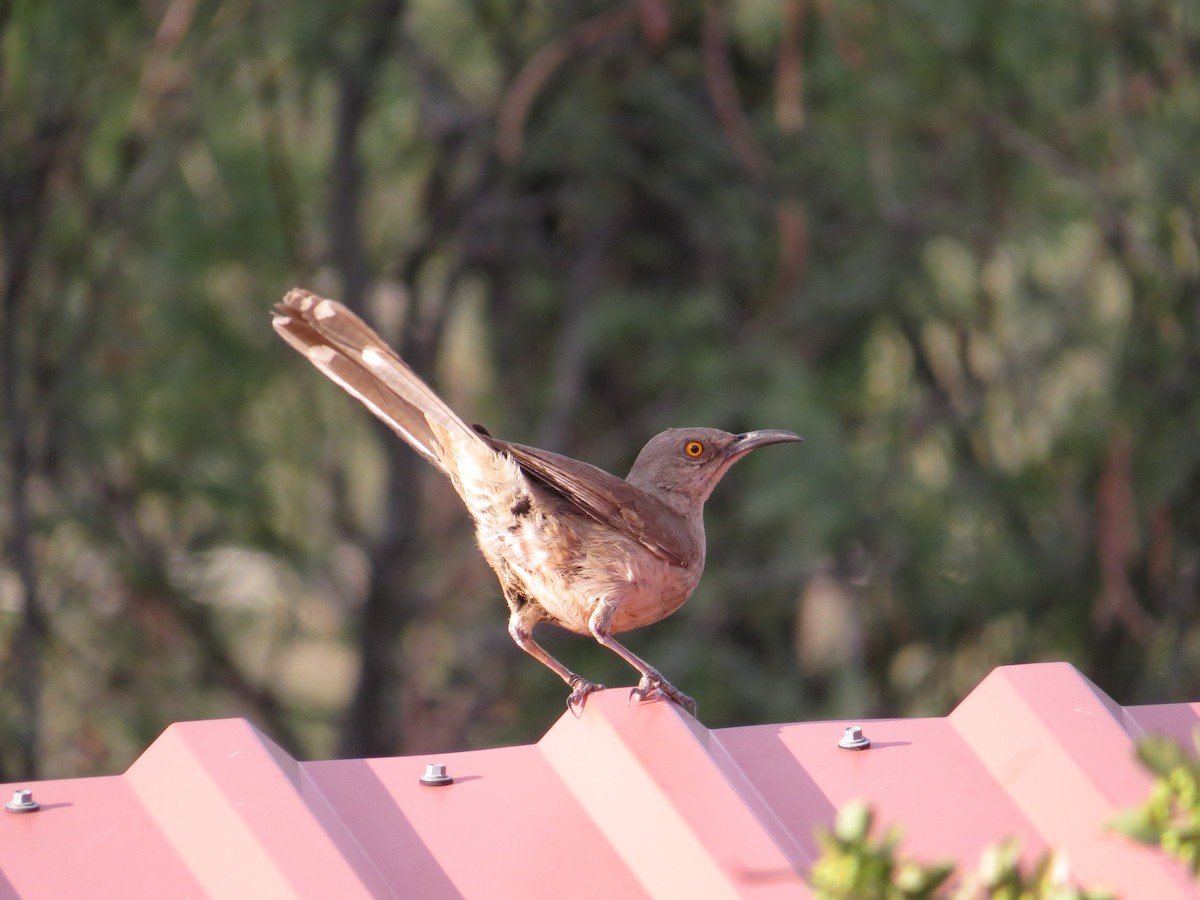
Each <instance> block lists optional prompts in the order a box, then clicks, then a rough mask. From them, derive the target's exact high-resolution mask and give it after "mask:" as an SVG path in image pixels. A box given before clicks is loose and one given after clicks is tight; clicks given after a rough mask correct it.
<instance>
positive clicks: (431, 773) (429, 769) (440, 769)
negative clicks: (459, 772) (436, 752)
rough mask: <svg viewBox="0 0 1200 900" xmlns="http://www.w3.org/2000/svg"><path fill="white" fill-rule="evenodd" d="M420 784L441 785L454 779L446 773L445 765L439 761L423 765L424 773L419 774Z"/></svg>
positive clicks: (450, 782)
mask: <svg viewBox="0 0 1200 900" xmlns="http://www.w3.org/2000/svg"><path fill="white" fill-rule="evenodd" d="M421 784H428V785H431V786H432V787H442V786H443V785H447V784H454V779H453V778H451V777H450V776H449V775H447V774H446V767H445V766H444V765H442V764H441V763H430V764H429V765H427V766H426V767H425V774H424V775H422V776H421Z"/></svg>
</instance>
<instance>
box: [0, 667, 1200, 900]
mask: <svg viewBox="0 0 1200 900" xmlns="http://www.w3.org/2000/svg"><path fill="white" fill-rule="evenodd" d="M627 693H628V692H627V691H626V690H623V689H622V690H609V691H604V692H602V693H598V694H594V695H592V696H590V697H589V698H588V702H587V708H586V710H585V712H584V714H583V716H582V717H581V718H579V719H575V718H574V717H573V716H571V715H570V714H564V715H563V717H562V718H561V719H560V720H559V721H558V722H557V723H555V724H554V726H553V727H551V728H550V730H549V731H548V732H547V733H546V734H545V736H544V737H543V738H542V739H541V740H540V741H539V742H538V743H537V744H532V745H528V746H520V747H503V748H497V749H492V750H475V751H468V752H459V753H445V754H441V755H439V756H437V757H425V756H422V757H391V758H384V759H353V760H329V761H321V762H297V761H296V760H294V759H292V758H291V757H290V756H289V755H288V754H286V753H284V752H283V751H282V750H281V749H280V748H279V747H277V746H276V745H275V744H274V743H272V742H271V741H270V740H269V739H267V738H266V737H264V736H263V735H262V734H260V733H259V732H258V731H256V730H255V729H254V728H253V727H252V726H251V725H250V724H248V723H247V722H245V721H244V720H241V719H224V720H216V721H206V722H184V723H178V724H175V725H172V726H171V727H169V728H168V729H167V730H166V731H165V732H163V734H162V736H161V737H159V738H158V740H156V741H155V742H154V743H153V744H152V745H151V746H150V747H149V748H148V749H147V750H146V752H145V753H143V754H142V756H141V757H140V758H139V759H138V760H137V761H136V762H135V763H134V764H133V765H132V766H131V767H130V768H129V770H128V771H127V772H126V773H125V774H123V775H114V776H107V777H100V778H76V779H63V780H56V781H43V782H37V783H34V784H16V785H4V786H0V792H2V793H0V796H3V797H4V798H5V799H7V798H8V797H9V796H11V794H12V792H13V791H14V790H15V789H17V788H28V789H31V790H32V791H33V795H34V799H35V800H36V801H38V802H39V803H40V804H41V809H40V810H39V811H38V812H35V813H27V814H3V815H0V895H3V896H21V897H27V898H40V897H52V898H62V897H81V896H87V897H106V896H108V897H122V898H127V897H139V896H140V897H167V896H170V897H187V896H191V897H197V896H205V895H209V896H217V897H255V898H259V897H289V896H295V897H322V898H324V897H338V898H352V897H414V896H415V897H453V896H467V897H488V898H491V897H523V898H528V897H539V896H545V897H567V896H569V897H638V896H655V897H683V896H703V897H726V896H727V897H756V898H757V897H770V896H787V897H795V896H805V895H806V894H807V889H806V888H805V886H804V885H805V882H804V873H805V872H806V871H807V869H808V867H809V866H810V865H811V863H812V861H813V860H814V859H815V857H816V856H817V854H818V850H817V846H816V842H815V840H814V837H813V829H814V827H815V826H818V825H825V826H829V825H831V824H832V822H833V819H834V816H835V814H836V811H837V809H839V808H840V807H841V806H843V805H844V804H845V803H846V802H847V801H849V800H851V799H856V798H861V799H865V800H867V801H868V802H870V803H871V804H872V806H874V808H875V809H876V811H877V814H878V821H880V822H882V823H896V824H899V825H901V826H902V827H903V829H904V840H903V842H902V845H901V850H902V852H903V853H904V854H905V855H909V856H914V857H916V858H919V859H923V860H926V861H930V862H931V861H934V860H938V859H944V858H946V857H953V858H955V859H957V860H958V861H959V862H960V863H961V864H962V865H963V866H964V868H966V869H973V868H974V867H975V864H976V863H977V861H978V858H979V854H980V851H981V850H982V849H983V848H984V847H985V846H987V845H988V844H991V843H994V842H996V841H997V840H999V839H1001V838H1003V837H1006V836H1009V835H1016V836H1019V837H1020V838H1021V840H1022V842H1023V846H1024V848H1025V853H1026V855H1027V856H1029V857H1034V856H1037V855H1038V854H1040V853H1041V852H1042V851H1043V850H1045V849H1047V848H1049V847H1053V848H1056V849H1059V850H1061V851H1064V852H1065V853H1066V856H1067V859H1068V861H1069V864H1070V869H1071V875H1072V877H1073V879H1075V880H1076V881H1078V882H1080V883H1082V884H1086V885H1089V886H1101V885H1104V886H1108V887H1110V888H1113V889H1115V890H1116V891H1118V892H1119V893H1120V894H1121V895H1123V896H1128V897H1155V898H1166V897H1185V896H1194V895H1195V885H1194V883H1193V882H1192V881H1191V879H1190V877H1189V876H1188V874H1187V873H1186V871H1185V870H1184V869H1183V868H1182V867H1181V866H1179V865H1177V864H1176V863H1174V862H1173V861H1171V860H1169V859H1167V858H1166V857H1165V856H1164V855H1162V854H1161V853H1159V852H1157V851H1155V850H1152V849H1149V848H1145V847H1141V846H1139V845H1136V844H1133V843H1131V842H1130V841H1128V840H1126V839H1125V838H1123V837H1120V836H1118V835H1115V834H1112V833H1110V832H1108V831H1106V830H1105V829H1104V823H1105V822H1106V821H1107V820H1108V819H1110V818H1111V817H1112V816H1113V815H1114V814H1115V813H1116V812H1117V811H1118V810H1120V809H1122V808H1125V807H1128V806H1133V805H1136V804H1138V803H1140V802H1141V801H1142V800H1144V799H1145V797H1146V796H1147V793H1148V790H1149V786H1150V778H1149V776H1148V775H1147V774H1146V773H1145V772H1144V771H1143V770H1142V769H1141V768H1140V767H1139V766H1138V764H1137V763H1136V762H1135V761H1134V758H1133V741H1134V740H1136V739H1137V738H1138V737H1139V736H1141V735H1142V734H1144V733H1148V732H1156V733H1161V734H1167V735H1170V736H1173V737H1175V738H1177V739H1179V740H1181V741H1183V742H1185V743H1186V744H1187V745H1188V746H1190V734H1191V731H1192V729H1193V728H1194V727H1195V726H1196V725H1197V723H1198V721H1200V703H1181V704H1170V705H1161V706H1140V707H1139V706H1135V707H1126V708H1122V707H1120V706H1118V705H1117V704H1115V703H1114V702H1113V701H1112V700H1111V699H1109V698H1108V697H1107V696H1105V695H1104V694H1103V693H1102V692H1101V691H1100V690H1099V689H1097V688H1096V687H1095V686H1094V685H1093V684H1092V683H1091V682H1089V681H1088V680H1087V679H1086V678H1084V677H1083V676H1082V675H1081V674H1080V673H1079V672H1078V671H1076V670H1075V669H1074V668H1072V667H1071V666H1069V665H1067V664H1065V663H1045V664H1039V665H1027V666H1010V667H1005V668H1000V669H997V670H996V671H994V672H993V673H992V674H991V675H989V676H988V677H987V678H986V679H985V680H984V681H983V682H982V683H981V684H980V685H979V686H978V687H977V688H976V689H975V690H974V691H973V692H972V693H971V694H970V696H968V697H967V698H966V699H965V700H964V701H963V702H962V703H961V704H960V705H959V706H958V708H957V709H955V710H954V712H953V713H951V714H950V715H949V716H947V717H945V718H935V719H888V720H878V721H867V722H803V723H794V724H785V725H756V726H749V727H742V728H725V729H717V730H711V731H710V730H708V729H706V728H705V727H704V726H703V725H702V724H700V723H699V722H697V721H695V720H693V719H692V718H691V717H690V716H688V715H687V714H686V713H684V712H682V711H680V710H679V709H677V708H676V707H674V706H672V705H670V704H667V703H642V704H637V703H635V704H633V705H629V704H627V702H626V698H627ZM852 724H858V725H862V727H863V731H864V732H865V734H866V735H867V736H868V737H869V738H870V739H871V746H870V749H868V750H864V751H857V752H856V751H848V750H843V749H840V748H839V747H838V741H839V739H840V738H841V737H842V735H843V728H844V726H846V725H852ZM427 762H439V763H444V764H445V765H446V767H447V770H448V773H449V774H450V775H451V776H453V778H454V783H453V784H452V785H449V786H446V787H430V786H426V785H422V784H421V783H420V782H419V778H420V776H421V775H422V774H423V773H424V771H425V766H426V763H427Z"/></svg>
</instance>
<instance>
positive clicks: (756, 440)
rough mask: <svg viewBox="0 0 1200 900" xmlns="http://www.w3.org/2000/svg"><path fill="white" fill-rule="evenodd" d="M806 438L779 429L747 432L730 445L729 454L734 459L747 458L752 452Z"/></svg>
mask: <svg viewBox="0 0 1200 900" xmlns="http://www.w3.org/2000/svg"><path fill="white" fill-rule="evenodd" d="M802 440H804V438H802V437H800V435H798V434H793V433H792V432H790V431H781V430H780V429H777V428H767V429H764V430H762V431H746V432H743V433H742V434H739V435H738V436H737V437H735V438H734V439H733V443H731V444H730V445H729V448H728V449H729V453H730V454H731V455H732V456H734V457H739V456H745V455H746V454H747V453H749V452H750V451H751V450H757V449H758V448H759V447H765V446H767V445H768V444H783V443H788V442H792V441H802Z"/></svg>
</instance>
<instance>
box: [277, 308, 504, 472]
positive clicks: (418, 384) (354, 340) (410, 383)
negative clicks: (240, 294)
mask: <svg viewBox="0 0 1200 900" xmlns="http://www.w3.org/2000/svg"><path fill="white" fill-rule="evenodd" d="M272 325H274V327H275V330H276V331H277V332H279V334H280V336H281V337H282V338H283V339H284V340H285V341H287V342H288V343H289V344H291V345H292V346H293V347H295V348H296V349H297V350H299V351H300V352H301V353H303V354H304V355H305V356H306V357H308V361H309V362H311V363H312V364H313V365H314V366H316V367H317V368H318V369H320V370H321V371H322V372H324V373H325V374H326V375H328V376H329V377H330V378H331V379H333V380H334V381H335V382H337V383H338V384H340V385H341V386H342V387H343V388H345V389H346V390H347V391H348V392H349V393H351V394H353V395H354V396H355V397H357V398H358V399H359V400H361V401H362V403H363V404H364V405H365V406H366V407H367V409H369V410H371V412H373V413H374V414H375V415H376V416H378V417H379V418H380V419H382V420H383V422H384V423H385V424H386V425H387V426H388V427H389V428H391V429H392V430H393V431H395V432H396V433H397V434H398V435H400V436H401V437H402V438H404V439H405V440H406V441H408V443H410V444H411V445H412V446H413V447H414V448H415V449H416V450H417V451H418V452H419V453H420V454H421V455H422V456H424V457H425V458H426V459H427V460H429V461H430V462H431V463H433V464H434V465H435V466H437V467H438V468H439V469H441V470H442V471H443V472H444V473H445V474H447V475H450V476H452V477H453V476H455V475H456V474H457V473H456V472H454V471H453V468H454V464H453V454H451V452H450V450H451V447H450V445H458V446H460V447H461V446H462V445H463V444H467V445H470V446H472V447H473V448H478V449H482V450H484V451H485V452H494V451H491V448H490V447H489V446H488V445H487V442H486V441H485V440H484V439H483V438H482V437H481V436H480V435H479V434H478V433H476V432H475V431H474V430H473V429H472V428H471V427H470V426H469V425H467V424H466V423H465V422H464V421H463V420H462V419H460V418H459V417H458V415H457V414H455V412H454V411H453V410H452V409H450V407H449V406H447V405H446V404H445V402H444V401H443V400H442V398H441V397H439V396H438V395H437V394H435V393H434V392H433V389H432V388H430V387H429V385H427V384H426V383H425V382H424V381H422V380H421V379H420V378H419V377H418V376H417V374H416V373H415V372H414V371H413V370H412V369H410V368H409V367H408V366H407V365H406V364H405V362H404V360H402V359H401V358H400V357H399V356H397V355H396V353H395V351H393V350H392V349H391V348H390V347H389V346H388V345H387V344H385V343H384V342H383V339H382V338H380V337H379V335H377V334H376V333H375V332H374V331H372V330H371V328H370V326H368V325H367V323H366V322H364V321H363V320H362V319H360V318H359V317H358V316H356V315H355V314H354V313H352V312H351V311H350V310H349V309H347V308H346V307H345V306H343V305H342V304H341V303H338V302H337V301H335V300H325V299H323V298H321V297H318V296H317V295H316V294H313V293H310V292H309V291H306V290H304V289H302V288H293V289H292V290H290V291H288V294H287V296H286V297H284V298H283V302H282V303H277V304H276V305H275V319H274V321H273V322H272Z"/></svg>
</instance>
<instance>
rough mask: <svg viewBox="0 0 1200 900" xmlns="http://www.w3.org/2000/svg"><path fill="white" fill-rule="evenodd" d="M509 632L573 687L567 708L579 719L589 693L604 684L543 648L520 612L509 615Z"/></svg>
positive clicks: (533, 655) (519, 643) (527, 651)
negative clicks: (569, 667)
mask: <svg viewBox="0 0 1200 900" xmlns="http://www.w3.org/2000/svg"><path fill="white" fill-rule="evenodd" d="M508 633H509V634H510V635H512V639H513V642H514V643H515V644H516V645H517V646H518V647H520V648H521V649H522V650H524V651H525V652H526V653H528V654H529V655H530V656H532V657H533V658H534V659H536V660H537V661H538V662H540V663H541V664H542V665H544V666H545V667H546V668H548V669H550V670H551V671H552V672H554V674H556V675H557V676H558V677H559V678H561V679H562V680H563V681H565V682H566V683H567V686H568V687H570V688H571V694H570V696H568V697H567V709H569V710H570V711H571V712H572V713H573V714H574V716H575V718H577V719H578V718H579V717H580V716H581V715H582V714H583V704H584V702H585V701H586V700H587V695H588V694H590V693H591V692H592V691H599V690H603V689H604V685H602V684H595V683H594V682H591V681H588V680H587V679H586V678H584V677H583V676H582V675H576V674H575V673H574V672H572V671H571V670H570V669H568V668H567V667H566V666H564V665H563V664H562V663H560V662H559V661H558V660H557V659H555V658H554V657H553V656H551V655H550V654H549V653H547V652H546V651H545V650H544V649H542V645H541V644H539V643H538V642H537V641H535V640H534V639H533V627H532V625H530V624H529V623H527V622H526V621H525V619H524V618H523V617H522V616H521V614H520V613H519V612H516V611H514V612H513V614H512V615H511V616H509V618H508Z"/></svg>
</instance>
